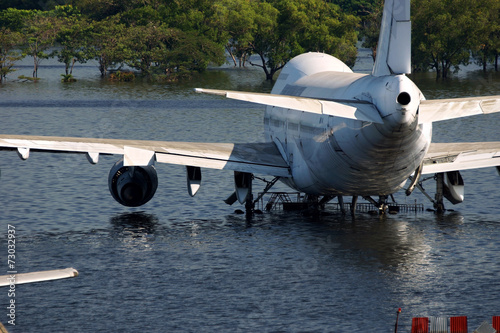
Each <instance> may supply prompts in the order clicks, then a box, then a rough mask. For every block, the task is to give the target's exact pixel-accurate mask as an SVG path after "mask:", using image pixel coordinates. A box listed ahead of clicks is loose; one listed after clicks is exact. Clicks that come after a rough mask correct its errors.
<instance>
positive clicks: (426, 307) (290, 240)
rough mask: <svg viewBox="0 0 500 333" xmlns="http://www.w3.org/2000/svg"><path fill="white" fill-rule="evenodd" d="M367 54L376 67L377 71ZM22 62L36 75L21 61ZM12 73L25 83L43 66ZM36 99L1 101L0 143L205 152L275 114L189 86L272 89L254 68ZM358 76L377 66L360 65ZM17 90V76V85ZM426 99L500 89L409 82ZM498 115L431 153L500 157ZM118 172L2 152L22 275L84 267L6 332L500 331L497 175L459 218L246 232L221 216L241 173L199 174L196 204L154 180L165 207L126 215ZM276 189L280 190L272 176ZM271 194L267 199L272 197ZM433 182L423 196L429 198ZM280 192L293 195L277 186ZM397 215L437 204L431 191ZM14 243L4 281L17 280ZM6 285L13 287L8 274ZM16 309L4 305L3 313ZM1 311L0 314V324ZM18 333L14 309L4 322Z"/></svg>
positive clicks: (41, 89)
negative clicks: (419, 326) (448, 324)
mask: <svg viewBox="0 0 500 333" xmlns="http://www.w3.org/2000/svg"><path fill="white" fill-rule="evenodd" d="M364 56H365V59H364V61H368V60H367V59H369V58H368V57H366V55H364ZM26 61H27V60H26ZM24 65H26V67H21V68H19V72H18V73H16V75H20V74H24V75H29V72H30V71H31V68H30V67H28V66H29V63H27V62H26V63H24ZM45 65H46V66H45V67H42V68H41V69H40V72H39V76H40V77H42V78H43V79H42V80H41V81H40V82H39V83H36V84H34V83H31V82H15V81H13V80H9V81H8V82H7V83H6V84H4V85H1V86H0V115H1V117H2V118H1V121H0V133H5V134H31V135H35V134H37V135H60V136H82V137H87V136H88V137H103V138H130V139H150V140H176V141H179V140H181V141H203V142H258V141H262V139H263V125H262V122H263V121H262V117H263V108H262V107H260V106H256V105H251V104H245V103H240V102H234V101H227V100H223V99H220V98H217V97H212V96H205V95H198V94H195V93H193V92H192V88H194V87H207V88H217V89H234V90H251V91H269V90H270V89H271V86H270V85H269V84H268V83H266V82H263V80H262V79H263V73H261V72H260V71H259V70H255V69H250V68H247V69H233V68H230V67H227V68H224V69H217V70H210V71H209V72H207V73H205V74H203V75H200V76H199V77H197V79H196V80H194V81H191V82H182V83H177V84H159V83H153V84H152V83H149V82H143V81H140V80H138V81H136V82H134V83H113V82H108V81H105V80H101V79H100V77H99V71H98V70H97V68H96V67H94V66H92V65H87V66H80V67H76V68H75V72H74V74H75V76H76V78H77V79H78V81H77V82H76V83H73V84H64V83H61V82H60V77H59V74H60V73H62V72H63V68H62V67H59V66H56V65H55V64H51V63H46V64H45ZM357 66H358V67H357V69H358V70H361V71H365V72H367V71H369V64H368V63H367V62H366V63H365V62H363V61H361V62H360V63H359V64H358V65H357ZM14 77H15V76H14ZM412 79H414V80H415V82H417V84H418V85H419V87H420V88H421V89H422V91H423V92H424V94H425V95H426V97H427V98H429V99H430V98H452V97H460V96H474V95H485V94H497V91H498V90H499V89H498V88H499V85H500V80H499V77H498V74H496V73H491V74H486V75H483V74H482V73H481V72H480V71H476V70H473V69H472V70H468V71H464V72H462V73H460V75H456V76H455V77H454V78H452V79H450V80H448V81H445V82H440V81H436V80H435V79H434V77H433V75H432V74H428V75H427V74H425V75H414V76H412ZM499 121H500V115H498V114H496V115H489V116H484V117H476V118H468V119H461V120H454V121H446V122H443V123H440V124H438V125H437V126H435V131H434V140H435V141H438V142H448V141H500V134H499V131H498V124H499ZM116 160H117V157H113V156H102V157H101V158H100V161H99V163H98V164H97V165H90V164H89V163H88V162H87V160H86V159H85V157H83V156H70V155H51V154H40V153H39V154H37V153H32V156H31V157H30V158H29V159H28V160H27V161H21V160H20V159H19V158H18V157H17V155H16V154H15V153H14V152H1V153H0V169H1V176H0V228H3V229H4V230H0V234H3V235H6V234H7V224H12V225H14V226H15V227H16V231H17V234H16V236H17V239H16V240H17V243H16V256H17V257H16V265H17V270H18V271H19V272H27V271H33V270H44V269H53V268H63V267H75V268H77V269H78V270H79V271H80V276H79V277H78V278H76V279H70V280H65V281H56V282H46V283H39V284H32V285H20V286H17V289H16V298H15V300H16V305H17V307H16V315H17V317H16V326H10V325H7V328H8V329H9V331H10V332H40V331H46V332H47V331H48V332H102V331H123V332H137V331H143V332H235V331H236V332H238V331H240V332H358V331H368V332H393V331H394V323H395V319H396V310H397V308H398V307H401V308H402V309H403V312H402V313H401V316H400V324H399V327H400V331H401V332H409V331H410V323H411V317H414V316H453V315H466V316H468V317H469V328H470V329H471V330H472V329H473V328H476V327H477V326H479V324H480V323H481V322H482V321H484V320H491V316H492V315H500V308H499V305H498V304H499V303H498V298H499V296H500V284H499V283H498V275H499V273H500V265H499V260H498V236H497V235H498V234H499V231H500V225H499V221H500V208H499V205H498V199H499V196H500V194H499V191H498V188H499V187H500V177H498V175H497V174H496V171H495V170H494V169H491V168H489V169H481V170H477V171H467V172H463V176H464V179H465V182H466V191H467V192H466V201H465V202H464V203H463V204H461V205H459V206H456V207H452V206H451V204H448V208H453V209H454V210H455V212H448V213H447V214H445V215H444V216H436V215H434V214H433V213H431V212H423V213H419V214H399V215H390V216H387V217H384V218H380V217H378V216H370V215H364V214H359V215H358V216H357V217H356V219H352V218H351V217H345V218H344V217H342V216H341V215H340V214H338V213H337V212H334V211H332V210H328V211H327V212H326V213H327V214H325V215H323V216H316V217H311V216H304V215H301V214H293V213H292V214H291V213H283V212H273V213H269V214H264V215H260V216H256V217H255V218H254V219H253V220H252V221H247V220H246V219H245V218H244V216H241V215H237V214H234V210H235V208H240V207H230V206H227V205H225V204H224V203H223V202H222V200H223V199H225V198H226V197H227V196H229V195H230V194H231V193H232V191H233V184H232V173H231V172H228V171H216V170H203V177H204V178H203V186H202V188H201V190H200V192H199V193H198V195H197V196H196V197H195V198H190V197H189V195H188V193H187V191H186V184H185V173H184V168H183V167H181V166H171V165H158V166H157V169H158V177H159V181H160V184H159V187H158V191H157V193H156V195H155V197H154V198H153V200H151V202H149V203H148V204H146V205H145V206H143V207H140V208H126V207H122V206H120V205H119V204H117V203H116V202H115V201H114V200H113V199H112V197H111V196H110V195H109V192H108V189H107V176H108V172H109V169H110V168H111V166H112V165H113V164H114V163H115V162H116ZM267 178H268V180H270V179H269V177H267ZM264 185H265V184H264V183H260V184H259V183H257V184H256V186H257V188H263V187H264ZM433 186H434V185H433V183H432V182H428V183H426V184H425V187H426V188H427V189H429V190H430V192H431V193H432V194H433V191H432V188H433ZM277 189H285V188H284V187H283V186H278V187H277ZM396 198H397V200H398V201H399V202H401V203H404V202H407V203H413V202H414V201H415V200H417V201H418V202H422V203H424V204H425V205H426V207H431V205H430V203H429V202H427V201H425V198H424V197H423V196H422V195H421V194H418V193H415V194H414V195H412V196H411V197H409V198H406V197H404V195H402V194H401V195H400V194H398V195H396ZM6 254H7V243H6V239H5V237H2V238H1V240H0V258H1V262H0V274H6V271H7V265H6V261H5V259H4V258H6ZM1 272H5V273H1ZM8 301H9V297H8V296H7V292H6V291H4V290H1V291H0V304H1V306H0V308H2V309H5V308H6V306H7V304H8ZM2 311H3V312H2ZM0 318H1V319H0V320H1V321H3V322H4V323H6V321H7V317H6V310H0Z"/></svg>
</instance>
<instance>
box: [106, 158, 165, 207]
mask: <svg viewBox="0 0 500 333" xmlns="http://www.w3.org/2000/svg"><path fill="white" fill-rule="evenodd" d="M108 185H109V192H111V195H112V196H113V198H114V199H115V200H116V201H118V202H119V203H120V204H122V205H124V206H128V207H137V206H142V205H144V204H145V203H146V202H148V201H149V200H151V198H153V196H154V194H155V192H156V189H157V188H158V176H157V174H156V169H155V167H154V166H153V165H148V166H123V159H121V160H119V161H118V162H116V163H115V165H114V166H113V167H112V168H111V171H110V172H109V177H108Z"/></svg>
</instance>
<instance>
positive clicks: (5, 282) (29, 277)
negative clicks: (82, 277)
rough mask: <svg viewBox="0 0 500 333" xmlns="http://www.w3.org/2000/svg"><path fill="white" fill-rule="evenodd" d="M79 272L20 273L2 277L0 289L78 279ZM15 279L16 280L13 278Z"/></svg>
mask: <svg viewBox="0 0 500 333" xmlns="http://www.w3.org/2000/svg"><path fill="white" fill-rule="evenodd" d="M77 276H78V271H77V270H76V269H74V268H65V269H56V270H52V271H40V272H32V273H19V274H12V275H2V276H0V287H5V286H9V285H11V284H16V285H17V284H23V283H32V282H41V281H50V280H58V279H66V278H72V277H77ZM13 277H14V278H13Z"/></svg>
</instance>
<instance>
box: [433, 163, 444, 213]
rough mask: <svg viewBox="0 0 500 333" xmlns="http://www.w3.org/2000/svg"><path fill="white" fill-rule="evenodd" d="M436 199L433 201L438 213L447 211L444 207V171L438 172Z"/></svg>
mask: <svg viewBox="0 0 500 333" xmlns="http://www.w3.org/2000/svg"><path fill="white" fill-rule="evenodd" d="M434 199H435V200H434V202H433V203H434V209H435V210H436V213H438V214H442V213H444V212H445V211H446V209H445V208H444V173H437V174H436V195H435V196H434Z"/></svg>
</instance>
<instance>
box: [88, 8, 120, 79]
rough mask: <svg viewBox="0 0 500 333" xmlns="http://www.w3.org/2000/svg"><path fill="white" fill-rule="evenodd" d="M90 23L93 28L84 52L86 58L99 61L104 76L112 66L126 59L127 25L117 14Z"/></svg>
mask: <svg viewBox="0 0 500 333" xmlns="http://www.w3.org/2000/svg"><path fill="white" fill-rule="evenodd" d="M89 25H90V26H92V27H93V29H92V31H91V32H90V36H89V40H88V43H87V44H86V45H85V47H84V49H83V52H84V54H85V58H87V59H95V60H97V61H98V63H99V71H100V72H101V76H103V77H104V76H106V75H107V73H108V70H109V69H110V68H111V67H114V66H116V65H118V64H120V63H123V62H124V61H125V58H126V55H125V53H126V37H125V34H126V27H125V25H124V24H122V23H120V22H119V17H117V16H113V17H110V18H108V19H106V20H103V21H97V22H96V21H91V22H90V23H89Z"/></svg>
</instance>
